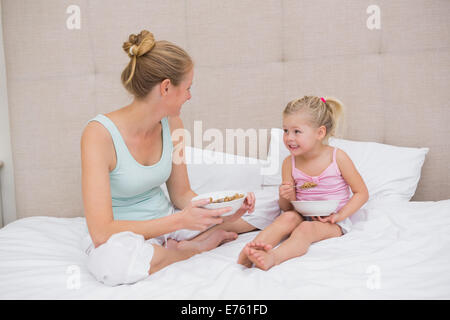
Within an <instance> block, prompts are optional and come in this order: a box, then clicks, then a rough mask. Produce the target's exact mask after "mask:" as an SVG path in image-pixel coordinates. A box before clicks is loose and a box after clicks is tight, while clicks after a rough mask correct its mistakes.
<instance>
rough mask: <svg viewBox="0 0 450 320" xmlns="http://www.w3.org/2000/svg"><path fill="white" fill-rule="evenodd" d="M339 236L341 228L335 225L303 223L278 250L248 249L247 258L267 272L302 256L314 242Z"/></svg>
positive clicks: (317, 222)
mask: <svg viewBox="0 0 450 320" xmlns="http://www.w3.org/2000/svg"><path fill="white" fill-rule="evenodd" d="M341 235H342V231H341V228H340V227H339V226H338V225H337V224H333V223H323V222H320V221H305V222H302V223H301V224H300V225H299V226H298V227H297V228H295V229H294V231H293V232H292V234H291V236H290V237H289V238H288V239H287V240H286V241H284V242H283V243H282V244H281V245H280V246H279V247H278V248H276V249H273V250H270V251H266V250H260V249H257V248H249V249H248V252H249V254H248V257H249V259H250V260H251V261H252V262H253V263H254V264H255V265H256V267H258V268H260V269H262V270H268V269H270V268H271V267H272V266H274V265H277V264H280V263H281V262H283V261H286V260H288V259H292V258H295V257H299V256H301V255H304V254H305V253H306V252H307V251H308V248H309V246H310V245H311V244H312V243H314V242H317V241H321V240H325V239H328V238H333V237H339V236H341Z"/></svg>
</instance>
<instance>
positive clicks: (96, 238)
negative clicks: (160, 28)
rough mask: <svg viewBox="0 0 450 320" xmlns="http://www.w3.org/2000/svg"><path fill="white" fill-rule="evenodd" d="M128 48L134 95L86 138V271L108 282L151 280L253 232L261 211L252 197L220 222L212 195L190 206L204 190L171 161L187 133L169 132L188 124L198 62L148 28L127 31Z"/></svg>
mask: <svg viewBox="0 0 450 320" xmlns="http://www.w3.org/2000/svg"><path fill="white" fill-rule="evenodd" d="M123 50H124V51H125V53H126V54H127V55H128V56H129V57H130V62H129V64H128V66H127V67H126V68H125V70H124V71H123V73H122V83H123V85H124V87H125V88H126V90H127V91H128V92H130V93H131V94H132V95H133V96H134V100H133V101H132V103H131V104H130V105H127V106H124V107H123V108H120V109H118V110H115V111H113V112H110V113H107V114H99V115H97V116H96V117H95V118H93V119H91V120H90V121H89V122H88V124H87V125H86V127H85V129H84V131H83V134H82V138H81V162H82V194H83V203H84V209H85V217H86V222H87V227H88V234H87V235H86V238H85V239H84V240H83V248H84V250H85V252H86V253H87V254H88V259H87V267H88V269H89V271H90V272H91V273H92V274H93V275H94V276H95V277H96V279H97V280H99V281H101V282H103V283H104V284H107V285H119V284H128V283H134V282H136V281H139V280H142V279H145V278H146V277H147V276H148V275H149V274H152V273H154V272H157V271H158V270H161V269H162V268H164V267H166V266H168V265H170V264H172V263H174V262H177V261H181V260H184V259H188V258H189V257H191V256H193V255H195V254H197V253H200V252H203V251H206V250H210V249H212V248H215V247H217V246H218V245H220V244H221V243H223V242H225V241H230V240H233V239H235V238H236V237H237V233H241V232H248V231H251V230H254V229H255V227H254V226H253V225H251V224H249V223H247V222H246V221H245V220H243V219H242V218H241V216H242V215H243V214H244V213H246V212H247V211H248V212H250V213H251V212H253V210H254V204H255V197H254V194H253V193H251V192H250V193H249V194H248V196H247V197H246V199H245V201H244V204H243V205H242V207H241V208H240V209H239V210H238V211H237V212H236V213H235V214H234V215H232V216H229V217H224V218H222V217H221V214H223V213H225V212H227V211H229V208H228V207H227V208H224V209H218V210H207V209H203V208H201V207H200V206H201V205H203V204H205V201H195V202H191V199H192V198H193V197H195V196H197V194H196V193H195V192H193V191H192V190H191V187H190V184H189V179H188V175H187V170H186V165H185V164H184V163H183V162H181V163H178V162H180V161H178V162H175V161H172V153H173V150H174V149H175V148H176V147H179V146H182V145H183V140H182V138H181V139H178V140H177V141H174V140H172V132H173V131H174V130H177V129H182V128H183V123H182V121H181V119H180V117H179V114H180V109H181V107H182V105H183V103H185V102H186V101H187V100H189V99H190V98H191V93H190V91H189V89H190V87H191V85H192V80H193V76H194V65H193V62H192V59H191V58H190V57H189V55H188V54H187V53H186V52H185V51H184V50H183V49H181V48H180V47H178V46H176V45H174V44H172V43H170V42H167V41H155V39H154V36H153V34H152V33H150V32H148V31H146V30H143V31H142V32H141V33H139V34H138V35H135V34H132V35H130V36H129V39H128V41H126V42H125V43H124V44H123ZM163 183H166V185H167V189H168V192H169V196H170V201H171V202H170V201H169V199H167V197H166V196H165V194H164V193H163V191H162V190H161V188H160V186H161V185H162V184H163ZM174 207H176V208H179V209H180V210H175V209H174ZM212 225H216V226H215V227H212V228H210V227H211V226H212ZM208 228H209V229H208ZM206 229H208V230H207V231H205V230H206ZM202 231H205V232H203V233H201V232H202ZM200 233H201V234H200ZM198 234H200V235H198ZM196 235H198V236H196ZM194 236H195V238H194ZM189 239H191V240H190V241H187V240H189Z"/></svg>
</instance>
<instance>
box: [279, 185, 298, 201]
mask: <svg viewBox="0 0 450 320" xmlns="http://www.w3.org/2000/svg"><path fill="white" fill-rule="evenodd" d="M279 194H280V198H283V199H286V200H288V201H295V200H296V196H295V186H294V184H293V183H292V182H290V181H286V182H282V183H281V185H280V188H279Z"/></svg>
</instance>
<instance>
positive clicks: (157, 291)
mask: <svg viewBox="0 0 450 320" xmlns="http://www.w3.org/2000/svg"><path fill="white" fill-rule="evenodd" d="M352 220H353V230H352V231H351V232H350V233H348V234H346V235H345V236H342V237H340V238H333V239H328V240H324V241H321V242H318V243H315V244H313V245H312V246H311V247H310V249H309V251H308V253H307V254H306V255H304V256H302V257H299V258H295V259H292V260H289V261H286V262H284V263H283V264H281V265H279V266H275V267H273V268H272V269H270V270H269V271H267V272H264V271H261V270H259V269H256V268H251V269H247V268H245V267H243V266H240V265H238V264H236V259H237V256H238V254H239V252H240V250H241V249H242V247H243V246H244V245H245V244H246V243H247V242H248V241H250V240H251V239H253V237H254V236H255V235H256V234H257V231H255V232H251V233H247V234H242V235H240V236H239V238H238V239H237V240H235V241H233V242H229V243H226V244H224V245H222V246H220V247H218V248H216V249H214V250H212V251H209V252H205V253H202V254H199V255H196V256H194V257H192V258H191V259H189V260H185V261H181V262H178V263H175V264H173V265H170V266H168V267H166V268H165V269H163V270H161V271H159V272H157V273H155V274H153V275H151V276H150V277H148V278H147V279H146V280H144V281H141V282H138V283H136V284H133V285H122V286H118V287H108V286H105V285H103V284H101V283H99V282H97V281H96V280H95V279H94V278H93V276H91V274H90V273H89V272H88V271H87V269H86V267H85V261H86V256H85V254H84V253H83V252H82V251H81V248H80V246H79V243H80V239H81V237H82V235H83V234H84V232H85V228H86V224H85V219H84V218H53V217H43V216H40V217H31V218H24V219H20V220H17V221H15V222H13V223H10V224H9V225H7V226H6V227H4V228H3V229H1V230H0V298H1V299H449V298H450V272H449V271H450V200H445V201H437V202H389V201H380V200H379V201H377V202H374V201H372V202H369V203H368V204H367V205H366V206H365V208H364V209H363V210H361V211H360V212H359V213H358V214H357V215H355V216H354V217H352Z"/></svg>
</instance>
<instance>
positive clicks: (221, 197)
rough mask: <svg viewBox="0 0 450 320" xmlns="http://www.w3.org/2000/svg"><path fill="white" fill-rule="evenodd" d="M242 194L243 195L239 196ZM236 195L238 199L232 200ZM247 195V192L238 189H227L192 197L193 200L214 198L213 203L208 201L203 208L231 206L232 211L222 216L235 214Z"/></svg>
mask: <svg viewBox="0 0 450 320" xmlns="http://www.w3.org/2000/svg"><path fill="white" fill-rule="evenodd" d="M236 195H240V196H241V197H239V198H238V197H237V196H236ZM234 196H236V199H234V200H231V199H232V197H234ZM245 197H247V192H244V191H236V190H226V191H216V192H207V193H202V194H199V195H198V196H196V197H194V198H192V201H196V200H201V199H212V201H213V202H212V203H208V204H206V205H204V206H202V207H203V208H206V209H220V208H225V207H231V208H232V209H231V211H229V212H226V213H224V214H222V216H229V215H232V214H234V213H235V212H236V211H237V210H238V209H239V208H240V207H241V206H242V204H243V203H244V200H245Z"/></svg>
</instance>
